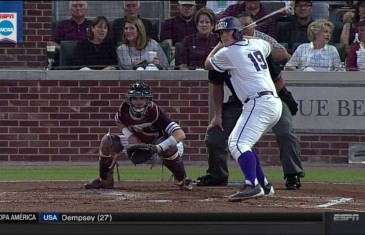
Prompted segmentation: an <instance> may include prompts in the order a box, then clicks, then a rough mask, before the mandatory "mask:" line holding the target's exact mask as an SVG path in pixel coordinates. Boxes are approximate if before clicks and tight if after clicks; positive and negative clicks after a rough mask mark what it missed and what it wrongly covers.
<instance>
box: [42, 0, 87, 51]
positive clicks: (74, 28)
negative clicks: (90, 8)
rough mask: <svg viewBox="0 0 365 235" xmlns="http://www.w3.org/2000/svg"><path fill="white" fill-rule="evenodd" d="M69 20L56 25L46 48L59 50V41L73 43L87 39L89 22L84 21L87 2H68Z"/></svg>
mask: <svg viewBox="0 0 365 235" xmlns="http://www.w3.org/2000/svg"><path fill="white" fill-rule="evenodd" d="M69 8H70V11H71V18H70V19H68V20H63V21H61V22H59V23H58V24H57V27H56V28H55V30H54V31H53V33H52V35H51V38H50V40H49V41H48V42H47V46H56V50H57V51H59V50H60V42H61V41H66V40H67V41H73V40H81V39H85V38H87V31H88V30H89V26H90V23H91V20H88V19H86V14H87V1H69Z"/></svg>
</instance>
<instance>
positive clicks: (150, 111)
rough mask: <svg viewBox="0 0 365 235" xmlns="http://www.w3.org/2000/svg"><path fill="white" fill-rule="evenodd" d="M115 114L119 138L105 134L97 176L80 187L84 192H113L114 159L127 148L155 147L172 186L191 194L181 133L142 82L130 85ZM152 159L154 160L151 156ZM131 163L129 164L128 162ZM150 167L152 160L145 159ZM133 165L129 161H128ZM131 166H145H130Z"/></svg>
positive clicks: (183, 137) (178, 126)
mask: <svg viewBox="0 0 365 235" xmlns="http://www.w3.org/2000/svg"><path fill="white" fill-rule="evenodd" d="M126 96H127V99H126V100H125V101H124V102H122V104H121V105H120V107H119V109H118V112H117V113H116V114H115V122H116V124H117V126H118V128H119V129H120V130H121V132H122V134H120V135H117V134H109V133H108V134H106V135H104V136H103V138H102V139H101V143H100V149H99V152H100V158H99V176H100V178H98V179H95V180H93V181H92V182H90V183H87V184H85V185H84V187H85V188H86V189H100V188H104V189H110V188H113V185H114V178H113V169H114V166H115V158H116V157H117V156H118V154H119V153H121V152H122V151H123V149H124V147H125V146H127V145H129V144H138V143H145V144H155V146H156V149H158V151H157V153H158V157H159V158H160V159H161V160H162V164H163V165H164V166H166V168H168V169H169V170H170V171H171V172H172V173H173V175H174V177H175V179H176V184H177V185H178V186H179V187H180V189H182V190H191V189H192V185H191V180H190V179H188V178H187V176H186V171H185V166H184V162H183V161H182V159H181V155H182V153H183V145H182V142H181V141H182V140H184V139H185V133H184V131H183V130H182V129H181V127H180V125H179V124H177V123H176V122H174V121H172V120H171V118H170V117H169V116H168V115H167V113H166V112H165V111H164V110H163V109H162V108H160V107H159V106H158V105H157V104H156V103H154V102H153V101H152V97H153V95H152V91H151V88H150V86H149V85H148V84H147V83H144V82H140V81H138V82H135V83H133V84H131V86H130V87H129V90H128V92H127V94H126ZM154 157H156V156H154ZM131 161H132V160H131ZM147 161H150V162H151V163H152V164H153V162H154V159H148V160H147ZM132 162H133V161H132ZM133 163H134V164H140V163H147V162H138V163H136V162H133Z"/></svg>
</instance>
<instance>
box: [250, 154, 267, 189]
mask: <svg viewBox="0 0 365 235" xmlns="http://www.w3.org/2000/svg"><path fill="white" fill-rule="evenodd" d="M252 153H253V155H254V156H255V159H256V176H257V180H258V181H259V184H260V185H261V186H262V187H264V186H265V174H264V171H263V170H262V168H261V164H260V160H259V156H258V155H257V153H256V152H255V151H252Z"/></svg>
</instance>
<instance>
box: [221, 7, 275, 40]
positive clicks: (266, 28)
mask: <svg viewBox="0 0 365 235" xmlns="http://www.w3.org/2000/svg"><path fill="white" fill-rule="evenodd" d="M244 11H248V12H251V13H252V15H253V16H254V19H255V21H256V20H259V19H261V18H262V17H264V16H266V15H267V14H268V11H267V10H266V9H265V8H264V7H263V6H262V4H261V1H238V2H237V4H233V5H230V6H229V7H228V8H227V9H226V10H225V11H224V12H223V13H222V14H220V15H219V17H220V18H223V17H226V16H234V17H238V16H239V14H241V13H242V12H244ZM257 30H259V31H261V32H263V33H266V34H267V35H269V36H271V37H272V38H275V39H276V38H277V32H276V25H275V21H274V20H273V19H269V20H268V21H267V22H266V23H265V24H262V25H260V26H257Z"/></svg>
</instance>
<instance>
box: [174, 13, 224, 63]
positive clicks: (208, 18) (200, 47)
mask: <svg viewBox="0 0 365 235" xmlns="http://www.w3.org/2000/svg"><path fill="white" fill-rule="evenodd" d="M194 20H195V24H196V28H197V30H198V32H197V33H196V34H192V35H188V36H186V37H185V38H184V39H183V41H182V52H181V56H180V69H196V68H204V62H205V59H206V58H207V56H208V55H209V53H210V51H211V50H212V49H213V48H214V47H215V45H217V43H218V41H219V40H218V37H217V35H216V34H214V33H213V31H214V27H215V22H216V21H217V19H216V17H215V14H214V12H213V11H212V10H210V9H208V8H201V9H200V10H199V11H197V13H196V15H195V18H194Z"/></svg>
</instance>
